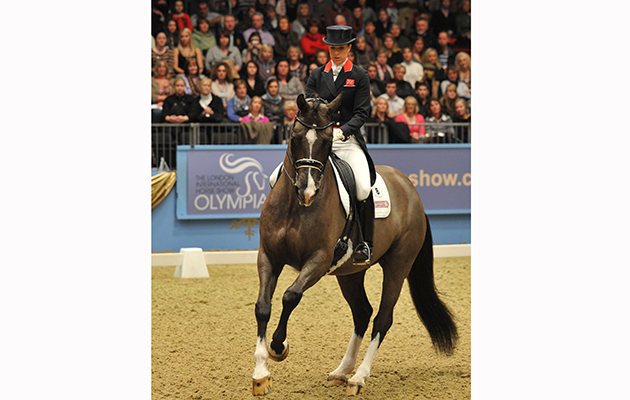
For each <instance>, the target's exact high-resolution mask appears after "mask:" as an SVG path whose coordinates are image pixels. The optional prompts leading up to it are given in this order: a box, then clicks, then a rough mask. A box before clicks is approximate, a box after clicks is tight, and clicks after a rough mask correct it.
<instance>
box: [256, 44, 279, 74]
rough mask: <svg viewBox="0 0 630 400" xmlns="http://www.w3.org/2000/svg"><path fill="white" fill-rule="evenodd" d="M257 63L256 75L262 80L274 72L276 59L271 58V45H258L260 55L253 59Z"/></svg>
mask: <svg viewBox="0 0 630 400" xmlns="http://www.w3.org/2000/svg"><path fill="white" fill-rule="evenodd" d="M254 62H255V63H256V64H257V65H258V76H260V79H261V80H262V81H263V82H267V79H269V78H270V77H272V76H274V75H275V74H276V60H274V59H273V47H271V46H269V45H268V44H263V45H262V46H261V47H260V57H258V60H257V61H254Z"/></svg>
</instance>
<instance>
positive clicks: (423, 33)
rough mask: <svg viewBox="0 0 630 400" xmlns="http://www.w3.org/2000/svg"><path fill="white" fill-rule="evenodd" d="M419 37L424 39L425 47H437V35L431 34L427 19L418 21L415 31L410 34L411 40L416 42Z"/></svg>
mask: <svg viewBox="0 0 630 400" xmlns="http://www.w3.org/2000/svg"><path fill="white" fill-rule="evenodd" d="M419 37H420V38H422V42H423V43H424V46H425V47H427V48H429V47H432V48H436V47H437V39H436V37H435V35H434V34H433V33H431V30H430V29H429V21H428V20H427V19H425V18H419V19H418V20H417V21H416V29H415V31H414V32H412V33H411V34H409V39H411V40H412V41H414V42H415V41H416V39H417V38H419Z"/></svg>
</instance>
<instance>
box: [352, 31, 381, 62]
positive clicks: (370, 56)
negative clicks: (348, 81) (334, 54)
mask: <svg viewBox="0 0 630 400" xmlns="http://www.w3.org/2000/svg"><path fill="white" fill-rule="evenodd" d="M352 49H353V50H354V55H355V57H356V64H357V65H358V66H359V67H361V68H366V67H367V65H368V64H369V63H370V62H372V61H376V56H375V55H374V52H373V51H371V50H370V49H369V48H368V45H367V42H366V41H365V37H363V36H357V40H356V41H355V43H354V46H353V47H352Z"/></svg>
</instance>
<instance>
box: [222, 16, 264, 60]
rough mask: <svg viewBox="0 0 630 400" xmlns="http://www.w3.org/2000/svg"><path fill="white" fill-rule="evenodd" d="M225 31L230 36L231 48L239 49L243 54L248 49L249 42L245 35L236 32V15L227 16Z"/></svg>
mask: <svg viewBox="0 0 630 400" xmlns="http://www.w3.org/2000/svg"><path fill="white" fill-rule="evenodd" d="M223 29H224V30H225V31H227V32H228V33H229V34H230V44H229V45H230V46H236V47H238V49H239V50H240V51H241V52H242V51H243V50H244V49H245V48H246V47H247V42H246V41H245V38H244V37H243V34H242V33H241V32H239V31H238V30H236V19H235V17H234V15H230V14H227V15H226V16H225V17H223ZM259 38H260V37H259ZM259 40H260V39H259Z"/></svg>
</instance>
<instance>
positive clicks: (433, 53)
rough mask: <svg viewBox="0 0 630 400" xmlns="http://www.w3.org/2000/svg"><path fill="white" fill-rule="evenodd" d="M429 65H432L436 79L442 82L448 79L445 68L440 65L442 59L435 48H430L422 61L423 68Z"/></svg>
mask: <svg viewBox="0 0 630 400" xmlns="http://www.w3.org/2000/svg"><path fill="white" fill-rule="evenodd" d="M427 64H431V65H432V66H433V68H432V69H433V72H434V73H435V79H437V80H438V81H440V82H442V81H443V80H444V79H446V73H445V72H444V67H443V66H442V64H441V63H440V59H439V58H438V52H437V50H435V49H434V48H431V47H429V48H428V49H426V50H425V52H424V57H423V61H422V66H423V67H426V65H427Z"/></svg>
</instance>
